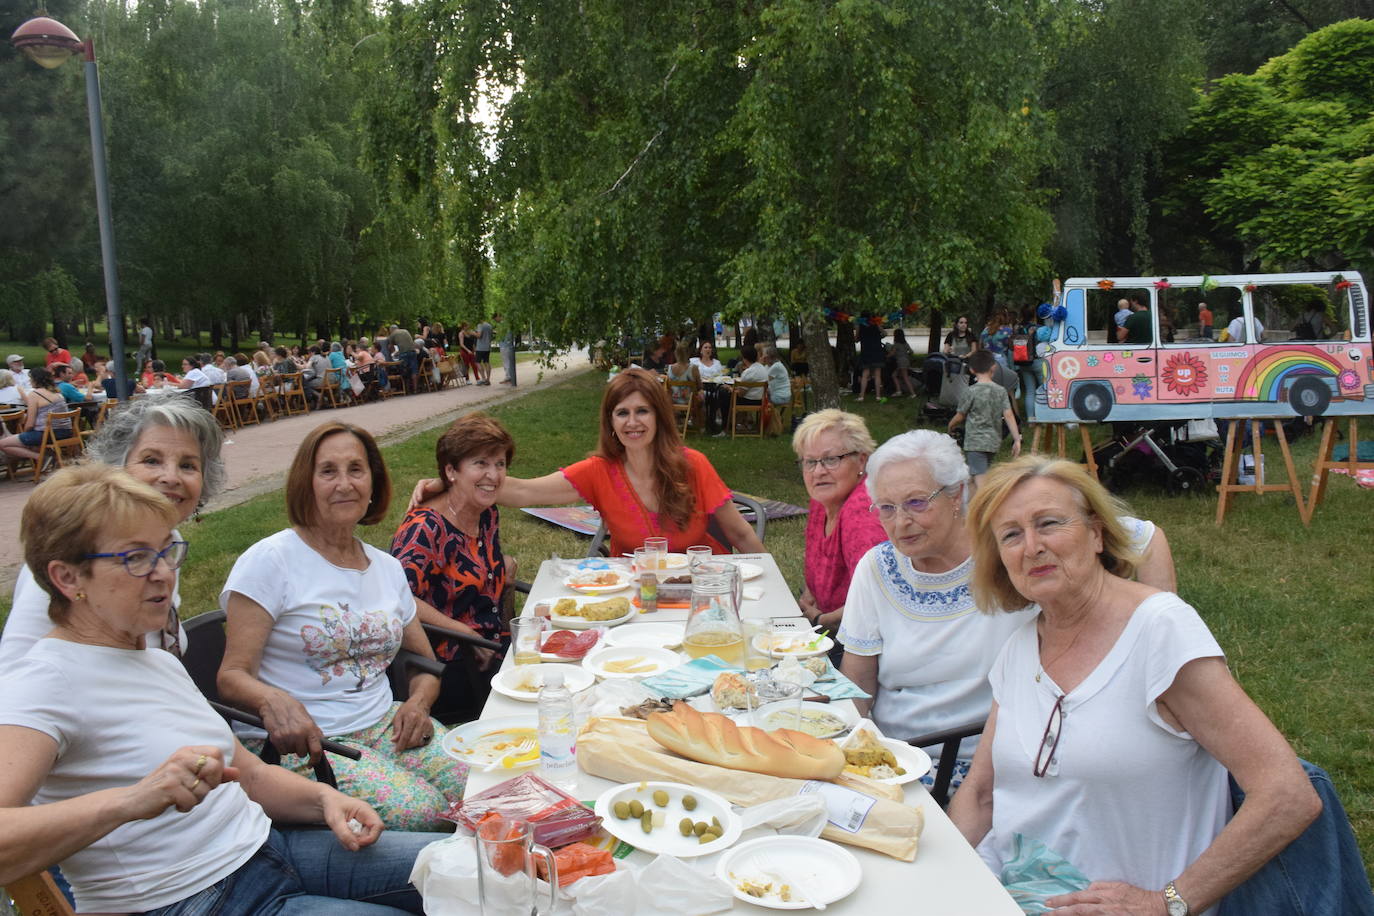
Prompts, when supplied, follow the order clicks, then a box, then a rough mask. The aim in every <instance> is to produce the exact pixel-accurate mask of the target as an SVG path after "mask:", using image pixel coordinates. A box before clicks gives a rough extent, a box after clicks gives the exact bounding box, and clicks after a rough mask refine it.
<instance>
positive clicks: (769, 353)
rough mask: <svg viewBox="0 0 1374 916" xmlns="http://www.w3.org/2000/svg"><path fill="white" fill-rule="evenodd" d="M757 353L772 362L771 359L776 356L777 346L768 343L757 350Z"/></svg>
mask: <svg viewBox="0 0 1374 916" xmlns="http://www.w3.org/2000/svg"><path fill="white" fill-rule="evenodd" d="M759 353H760V354H761V355H762V356H763V358H764V359H766V360H768V361H769V362H772V361H773V360H775V359H777V358H778V348H777V347H775V346H773V345H772V344H768V345H767V346H765V347H764V348H763V349H762V350H760V351H759Z"/></svg>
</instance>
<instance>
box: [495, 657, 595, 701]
mask: <svg viewBox="0 0 1374 916" xmlns="http://www.w3.org/2000/svg"><path fill="white" fill-rule="evenodd" d="M551 670H557V671H561V672H563V685H564V686H565V687H567V688H568V689H569V690H571V691H572V692H573V693H577V692H578V691H579V690H586V689H587V688H588V687H590V686H592V684H595V683H596V678H595V677H593V676H592V673H591V672H590V671H587V670H586V669H584V668H578V667H569V666H568V665H558V664H552V663H551V664H547V665H512V666H511V667H509V668H503V669H502V670H501V671H500V672H498V673H497V675H496V677H494V678H492V679H491V689H492V690H495V691H496V692H497V693H499V694H501V696H503V697H510V698H511V699H512V700H520V701H521V702H523V703H533V702H535V701H537V700H538V699H539V688H541V687H543V686H544V675H545V674H546V673H547V672H549V671H551Z"/></svg>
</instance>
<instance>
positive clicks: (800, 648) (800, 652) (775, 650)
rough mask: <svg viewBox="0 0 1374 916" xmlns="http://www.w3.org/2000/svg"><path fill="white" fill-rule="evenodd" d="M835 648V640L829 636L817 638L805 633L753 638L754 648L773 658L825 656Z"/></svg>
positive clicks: (767, 634) (763, 635) (762, 634)
mask: <svg viewBox="0 0 1374 916" xmlns="http://www.w3.org/2000/svg"><path fill="white" fill-rule="evenodd" d="M834 647H835V640H833V639H831V638H830V637H829V636H817V635H815V634H814V633H807V632H805V631H802V632H798V633H797V635H795V636H788V635H782V634H777V633H760V634H759V635H758V636H755V637H754V648H755V649H757V650H758V651H759V652H762V653H763V654H765V655H769V656H772V657H773V658H787V657H788V656H791V657H792V658H811V657H812V656H814V655H825V654H826V653H827V652H829V651H830V650H831V649H833V648H834Z"/></svg>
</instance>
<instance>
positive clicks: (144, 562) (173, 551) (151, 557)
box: [86, 541, 191, 579]
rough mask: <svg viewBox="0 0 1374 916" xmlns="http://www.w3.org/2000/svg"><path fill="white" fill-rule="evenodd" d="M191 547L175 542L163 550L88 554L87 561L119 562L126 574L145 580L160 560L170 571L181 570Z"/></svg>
mask: <svg viewBox="0 0 1374 916" xmlns="http://www.w3.org/2000/svg"><path fill="white" fill-rule="evenodd" d="M190 546H191V545H190V544H188V543H187V542H186V541H173V542H172V543H170V544H168V545H167V546H166V547H164V548H162V549H161V550H154V549H153V548H151V547H135V548H134V549H133V550H121V551H119V552H118V553H88V554H86V559H88V560H119V561H121V562H122V563H123V564H124V570H125V572H127V573H128V574H129V575H131V576H136V577H138V578H140V579H143V578H147V577H148V576H151V575H152V574H153V570H154V569H156V568H157V561H158V560H162V561H163V562H164V563H166V564H167V568H168V569H177V568H179V567H180V566H181V564H182V563H183V562H185V560H186V552H187V550H188V549H190Z"/></svg>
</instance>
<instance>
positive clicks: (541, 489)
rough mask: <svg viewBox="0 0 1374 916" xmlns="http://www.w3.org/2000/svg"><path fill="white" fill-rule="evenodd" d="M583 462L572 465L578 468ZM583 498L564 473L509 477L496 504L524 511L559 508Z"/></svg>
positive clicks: (570, 467) (503, 484)
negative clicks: (530, 508) (537, 507)
mask: <svg viewBox="0 0 1374 916" xmlns="http://www.w3.org/2000/svg"><path fill="white" fill-rule="evenodd" d="M581 464H582V462H578V463H577V464H574V465H570V466H569V469H572V468H576V467H578V465H581ZM581 498H582V497H581V496H580V495H579V494H578V492H577V488H576V487H575V486H573V485H572V482H571V481H570V480H569V479H568V478H567V476H565V474H564V472H563V471H554V472H553V473H552V474H545V475H544V476H543V477H507V478H506V479H505V481H504V482H503V483H502V484H501V489H500V490H499V491H497V497H496V502H497V503H498V504H499V505H502V506H510V507H511V508H515V509H522V508H524V507H525V506H544V505H551V506H557V505H562V504H563V503H571V502H577V501H578V500H579V499H581Z"/></svg>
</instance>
